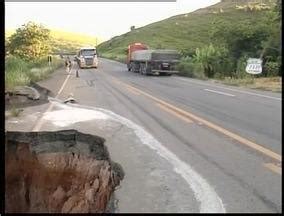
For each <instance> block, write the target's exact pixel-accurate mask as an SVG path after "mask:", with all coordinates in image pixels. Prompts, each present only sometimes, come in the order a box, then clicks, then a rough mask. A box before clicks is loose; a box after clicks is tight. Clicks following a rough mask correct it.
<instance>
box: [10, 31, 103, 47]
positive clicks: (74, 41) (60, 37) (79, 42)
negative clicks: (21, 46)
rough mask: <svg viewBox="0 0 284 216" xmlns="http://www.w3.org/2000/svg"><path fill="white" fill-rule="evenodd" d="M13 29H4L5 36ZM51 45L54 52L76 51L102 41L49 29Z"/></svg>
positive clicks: (92, 37) (11, 32)
mask: <svg viewBox="0 0 284 216" xmlns="http://www.w3.org/2000/svg"><path fill="white" fill-rule="evenodd" d="M14 32H15V30H6V31H5V37H9V36H10V35H12V34H13V33H14ZM50 34H51V36H52V42H51V43H52V46H53V51H54V52H59V51H63V52H76V51H77V50H78V48H80V47H82V46H96V43H97V44H99V43H101V42H102V41H103V39H102V38H97V37H95V36H90V35H85V34H80V33H74V32H68V31H62V30H58V29H51V32H50Z"/></svg>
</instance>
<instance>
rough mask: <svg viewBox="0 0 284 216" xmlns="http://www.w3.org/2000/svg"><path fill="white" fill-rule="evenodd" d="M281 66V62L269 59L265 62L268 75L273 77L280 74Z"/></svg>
mask: <svg viewBox="0 0 284 216" xmlns="http://www.w3.org/2000/svg"><path fill="white" fill-rule="evenodd" d="M279 68H280V64H279V62H274V61H268V62H266V63H265V65H264V68H263V69H264V71H265V74H266V76H268V77H272V76H278V74H279Z"/></svg>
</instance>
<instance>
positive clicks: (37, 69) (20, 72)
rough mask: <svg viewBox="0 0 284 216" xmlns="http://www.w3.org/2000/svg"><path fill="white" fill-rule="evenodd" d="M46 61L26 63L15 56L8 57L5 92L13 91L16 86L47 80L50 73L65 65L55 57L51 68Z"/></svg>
mask: <svg viewBox="0 0 284 216" xmlns="http://www.w3.org/2000/svg"><path fill="white" fill-rule="evenodd" d="M46 59H47V58H42V59H39V60H37V61H34V62H26V61H24V60H22V59H20V58H17V57H14V56H9V57H7V58H6V59H5V90H8V91H9V90H13V88H14V87H16V86H25V85H29V84H30V83H31V82H37V81H40V80H43V79H46V78H47V77H48V76H49V74H50V73H52V72H53V71H54V70H55V69H57V68H59V67H61V66H63V64H64V62H63V61H62V59H59V58H57V57H55V56H54V57H53V60H52V63H51V65H50V66H49V65H48V62H47V60H46Z"/></svg>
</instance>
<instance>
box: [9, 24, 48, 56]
mask: <svg viewBox="0 0 284 216" xmlns="http://www.w3.org/2000/svg"><path fill="white" fill-rule="evenodd" d="M50 39H51V38H50V30H49V29H47V28H45V27H43V26H42V25H38V24H36V23H33V22H28V23H27V24H24V25H22V27H21V28H18V29H17V30H16V32H15V33H14V34H13V35H11V36H10V37H9V41H10V43H9V52H10V53H11V54H12V55H16V56H19V57H20V58H22V59H25V60H34V59H36V58H39V57H42V56H45V55H47V54H48V53H49V52H50V48H51V47H50V43H49V42H50Z"/></svg>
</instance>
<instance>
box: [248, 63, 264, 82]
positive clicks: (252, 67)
mask: <svg viewBox="0 0 284 216" xmlns="http://www.w3.org/2000/svg"><path fill="white" fill-rule="evenodd" d="M246 72H247V73H249V74H252V80H253V82H254V75H256V74H261V73H262V59H260V58H249V59H248V60H247V66H246Z"/></svg>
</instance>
